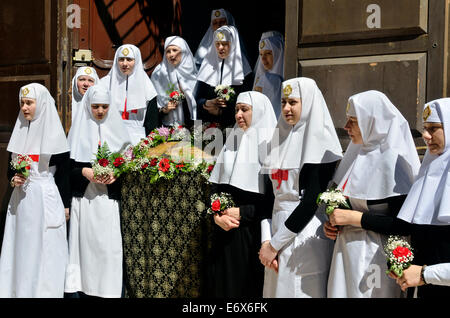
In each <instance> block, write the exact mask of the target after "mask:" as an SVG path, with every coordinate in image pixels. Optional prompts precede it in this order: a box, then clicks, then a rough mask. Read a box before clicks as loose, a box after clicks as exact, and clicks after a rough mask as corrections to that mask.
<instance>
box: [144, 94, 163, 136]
mask: <svg viewBox="0 0 450 318" xmlns="http://www.w3.org/2000/svg"><path fill="white" fill-rule="evenodd" d="M160 126H161V118H160V116H159V110H158V102H157V96H155V97H154V98H153V99H152V100H151V101H149V102H148V104H147V111H146V113H145V119H144V127H145V135H146V136H148V135H149V134H150V132H151V131H152V130H153V129H155V128H157V127H160Z"/></svg>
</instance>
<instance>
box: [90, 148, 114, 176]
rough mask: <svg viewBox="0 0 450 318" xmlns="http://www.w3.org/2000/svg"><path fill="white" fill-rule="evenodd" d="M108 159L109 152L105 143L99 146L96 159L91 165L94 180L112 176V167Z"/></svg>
mask: <svg viewBox="0 0 450 318" xmlns="http://www.w3.org/2000/svg"><path fill="white" fill-rule="evenodd" d="M110 157H111V152H110V151H109V147H108V143H106V142H105V143H104V144H103V146H99V148H98V151H97V155H96V159H95V160H94V162H93V163H92V170H94V178H97V177H99V176H106V175H111V174H114V166H113V163H112V162H111V159H110Z"/></svg>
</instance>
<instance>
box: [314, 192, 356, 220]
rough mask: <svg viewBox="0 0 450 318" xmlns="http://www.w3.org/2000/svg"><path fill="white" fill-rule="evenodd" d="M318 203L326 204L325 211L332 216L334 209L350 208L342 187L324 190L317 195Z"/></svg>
mask: <svg viewBox="0 0 450 318" xmlns="http://www.w3.org/2000/svg"><path fill="white" fill-rule="evenodd" d="M316 202H317V204H326V206H327V207H326V210H325V213H326V214H327V215H328V216H330V215H331V213H333V211H334V209H336V208H341V209H350V204H349V203H348V199H347V197H346V196H345V195H344V194H343V193H342V191H341V190H340V189H334V188H332V189H328V190H327V191H325V192H322V193H320V194H319V195H318V197H317V201H316Z"/></svg>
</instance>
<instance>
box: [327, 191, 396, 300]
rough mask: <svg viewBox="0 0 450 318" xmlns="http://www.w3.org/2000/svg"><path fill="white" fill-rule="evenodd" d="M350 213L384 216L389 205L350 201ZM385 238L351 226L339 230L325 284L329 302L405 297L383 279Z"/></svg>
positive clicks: (389, 282)
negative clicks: (351, 211)
mask: <svg viewBox="0 0 450 318" xmlns="http://www.w3.org/2000/svg"><path fill="white" fill-rule="evenodd" d="M350 203H351V205H352V209H353V210H356V211H361V212H363V213H377V214H383V213H387V209H388V205H387V203H385V204H380V205H377V206H371V210H370V212H369V210H368V207H367V201H366V200H361V199H353V198H350ZM386 241H387V236H385V235H382V234H378V233H375V232H373V231H367V230H365V229H362V228H359V227H354V226H351V225H347V226H342V227H341V233H340V234H338V237H337V239H336V244H335V247H334V252H333V260H332V263H331V268H330V275H329V276H330V277H329V280H328V297H329V298H399V297H404V296H405V294H404V293H403V292H402V291H401V289H400V286H398V285H397V284H396V282H395V280H394V279H392V278H389V277H388V276H387V275H386V273H385V272H386V270H387V262H386V256H385V254H384V251H383V246H384V244H385V243H386Z"/></svg>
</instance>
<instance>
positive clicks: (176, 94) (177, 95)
mask: <svg viewBox="0 0 450 318" xmlns="http://www.w3.org/2000/svg"><path fill="white" fill-rule="evenodd" d="M166 93H167V95H168V96H169V101H171V102H174V103H177V104H178V103H179V102H181V101H182V100H183V99H185V98H186V96H184V94H183V92H181V91H180V90H177V89H175V84H169V89H168V90H167V91H166Z"/></svg>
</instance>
